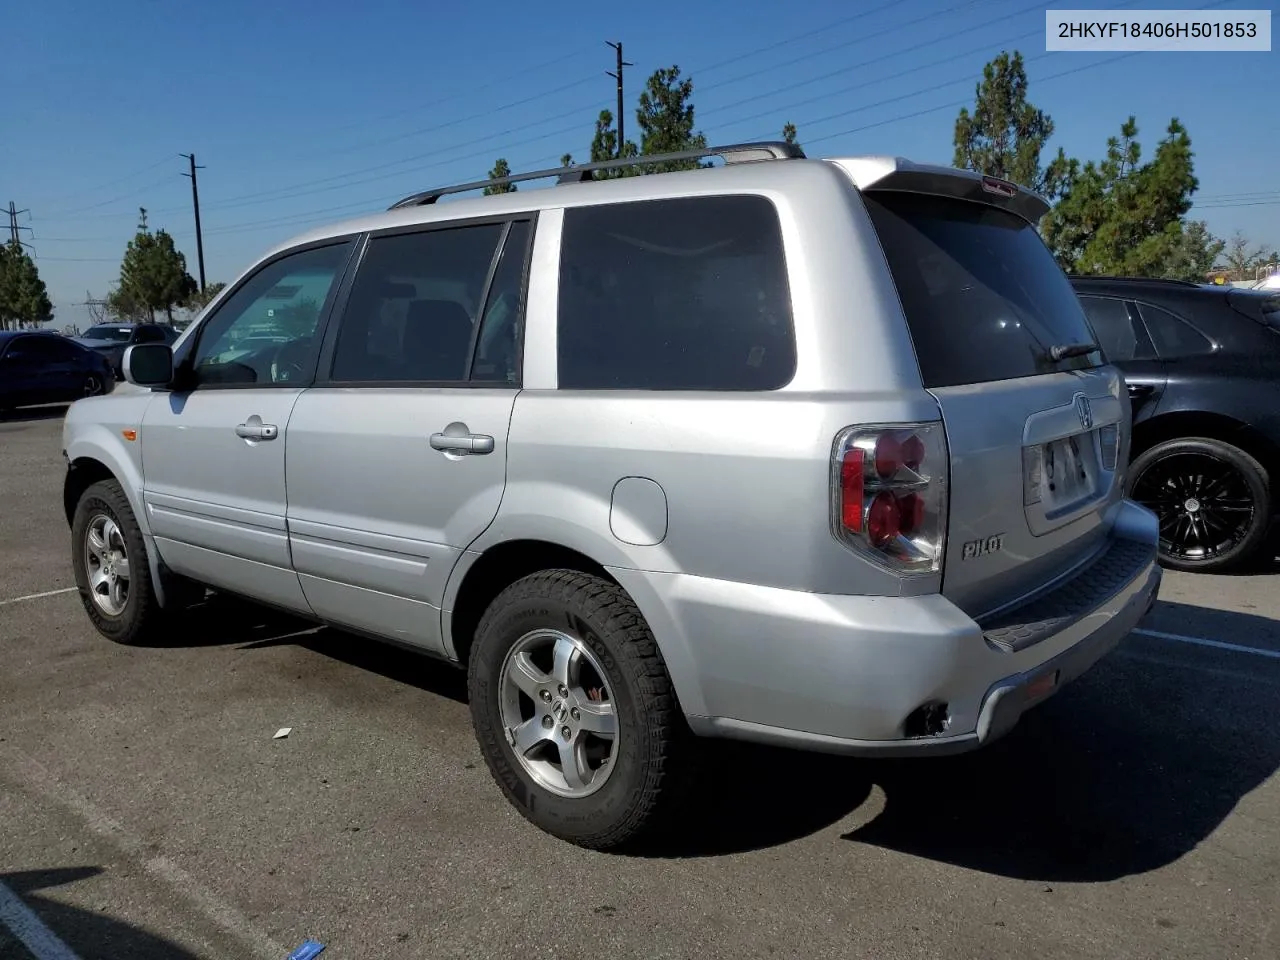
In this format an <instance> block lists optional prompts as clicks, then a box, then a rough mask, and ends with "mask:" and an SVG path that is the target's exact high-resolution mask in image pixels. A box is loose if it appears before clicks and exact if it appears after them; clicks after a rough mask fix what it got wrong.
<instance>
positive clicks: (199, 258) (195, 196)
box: [178, 153, 204, 293]
mask: <svg viewBox="0 0 1280 960" xmlns="http://www.w3.org/2000/svg"><path fill="white" fill-rule="evenodd" d="M178 156H180V157H186V158H187V159H188V160H190V161H191V172H190V173H184V174H183V176H184V177H190V178H191V205H192V207H194V208H195V211H196V262H197V263H199V264H200V292H201V293H204V237H203V236H202V235H201V233H200V190H199V188H198V187H197V186H196V171H197V170H203V169H204V167H202V166H201V167H197V166H196V155H195V154H194V153H180V154H178Z"/></svg>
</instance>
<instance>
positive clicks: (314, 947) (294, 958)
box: [286, 940, 324, 960]
mask: <svg viewBox="0 0 1280 960" xmlns="http://www.w3.org/2000/svg"><path fill="white" fill-rule="evenodd" d="M323 950H324V944H323V943H317V942H316V941H315V940H306V941H304V942H303V944H302V946H300V947H298V949H297V950H295V951H293V953H291V954H289V956H288V957H287V958H286V960H311V958H312V957H318V956H319V955H320V953H321V952H322V951H323Z"/></svg>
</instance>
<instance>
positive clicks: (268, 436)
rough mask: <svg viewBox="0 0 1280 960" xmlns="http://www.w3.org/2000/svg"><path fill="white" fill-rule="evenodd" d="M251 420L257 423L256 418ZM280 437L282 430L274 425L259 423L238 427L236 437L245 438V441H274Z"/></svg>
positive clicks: (243, 424)
mask: <svg viewBox="0 0 1280 960" xmlns="http://www.w3.org/2000/svg"><path fill="white" fill-rule="evenodd" d="M249 419H250V420H253V421H257V418H256V417H250V418H249ZM279 435H280V430H279V428H278V427H276V425H275V424H274V423H262V422H261V421H257V422H254V423H240V424H237V425H236V436H237V437H243V438H244V439H245V440H274V439H275V438H276V437H278V436H279Z"/></svg>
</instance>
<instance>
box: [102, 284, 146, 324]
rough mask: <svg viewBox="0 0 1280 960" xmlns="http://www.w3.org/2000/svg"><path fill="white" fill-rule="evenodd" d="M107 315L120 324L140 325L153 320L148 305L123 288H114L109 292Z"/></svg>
mask: <svg viewBox="0 0 1280 960" xmlns="http://www.w3.org/2000/svg"><path fill="white" fill-rule="evenodd" d="M107 314H108V315H109V316H111V317H113V318H115V320H117V321H118V322H120V323H140V322H142V321H143V320H150V319H153V316H152V312H151V310H149V309H148V308H147V306H146V304H144V303H143V302H142V301H141V300H139V299H138V298H137V297H136V296H135V295H134V294H133V293H132V292H131V291H129V290H126V289H124V288H122V287H113V288H112V289H110V290H108V291H107Z"/></svg>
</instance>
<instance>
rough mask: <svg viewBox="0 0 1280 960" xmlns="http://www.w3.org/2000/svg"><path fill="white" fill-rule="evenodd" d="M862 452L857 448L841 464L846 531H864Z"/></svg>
mask: <svg viewBox="0 0 1280 960" xmlns="http://www.w3.org/2000/svg"><path fill="white" fill-rule="evenodd" d="M862 485H863V484H862V451H861V450H859V449H857V448H856V447H855V448H854V449H853V450H849V451H848V452H846V453H845V455H844V459H843V460H842V461H841V462H840V522H841V523H842V524H843V525H844V526H845V528H846V529H848V530H852V531H853V532H855V533H859V532H861V530H862Z"/></svg>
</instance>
